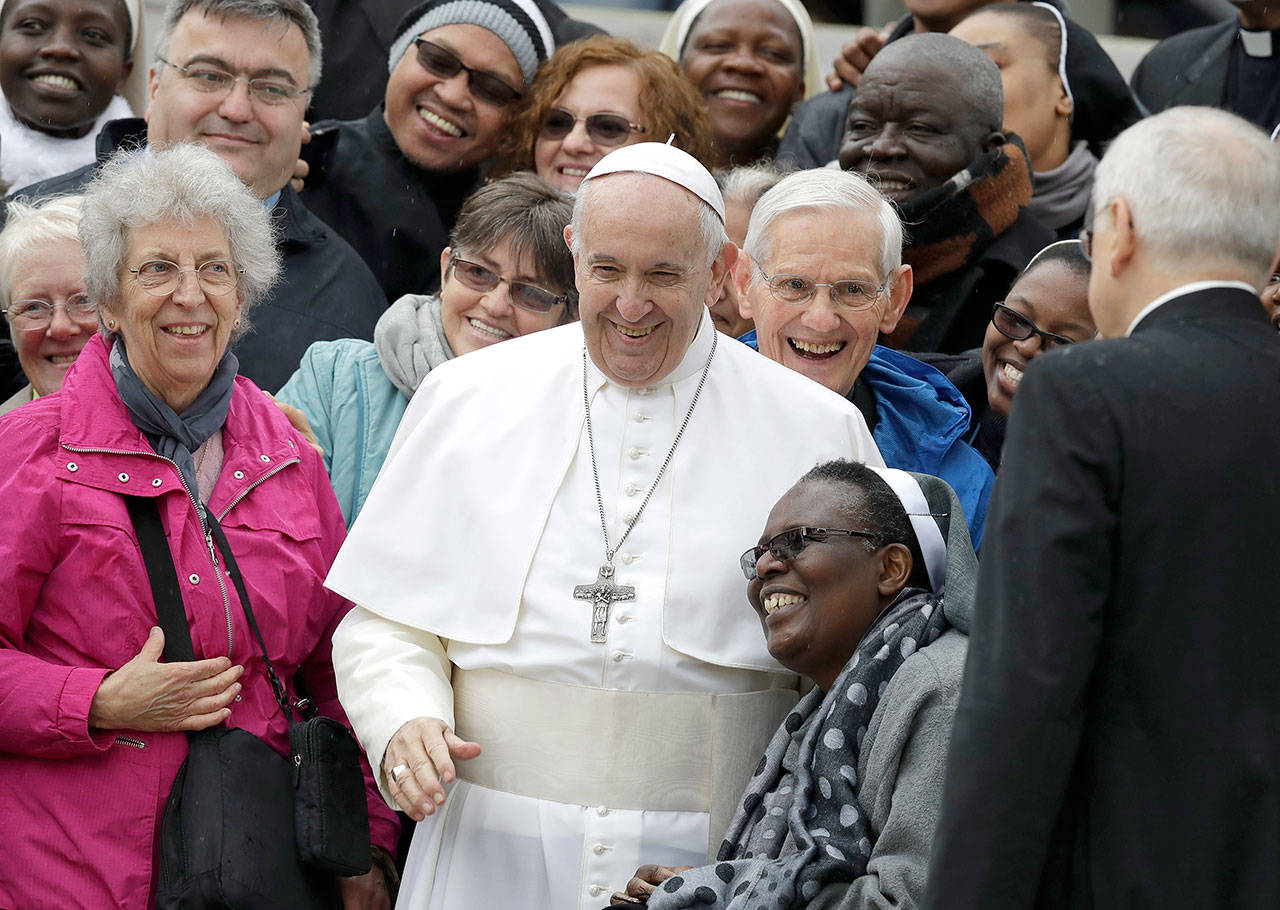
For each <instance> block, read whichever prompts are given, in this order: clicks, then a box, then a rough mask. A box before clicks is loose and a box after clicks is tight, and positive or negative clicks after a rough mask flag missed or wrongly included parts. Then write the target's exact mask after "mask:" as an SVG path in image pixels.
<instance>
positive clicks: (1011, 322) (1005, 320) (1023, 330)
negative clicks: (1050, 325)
mask: <svg viewBox="0 0 1280 910" xmlns="http://www.w3.org/2000/svg"><path fill="white" fill-rule="evenodd" d="M991 324H992V325H993V326H995V327H996V331H997V332H999V333H1000V334H1001V335H1003V336H1004V337H1005V338H1008V339H1011V340H1013V341H1026V340H1027V339H1028V338H1030V337H1031V336H1032V335H1039V336H1040V350H1042V351H1049V350H1052V349H1053V348H1058V347H1062V346H1063V345H1066V344H1075V343H1076V342H1075V339H1074V338H1068V337H1067V336H1065V335H1055V334H1054V333H1053V332H1042V331H1040V330H1039V329H1038V328H1036V325H1035V323H1034V322H1032V321H1031V320H1030V319H1028V318H1027V317H1026V316H1023V315H1022V314H1021V313H1019V312H1018V311H1017V310H1011V309H1009V308H1008V307H1007V306H1005V305H1004V304H1003V303H997V304H996V306H995V309H994V310H992V311H991Z"/></svg>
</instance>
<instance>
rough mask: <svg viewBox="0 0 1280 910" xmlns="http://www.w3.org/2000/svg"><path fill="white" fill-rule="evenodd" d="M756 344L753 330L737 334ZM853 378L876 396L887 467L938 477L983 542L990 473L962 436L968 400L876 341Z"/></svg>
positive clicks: (878, 436) (878, 435) (875, 432)
mask: <svg viewBox="0 0 1280 910" xmlns="http://www.w3.org/2000/svg"><path fill="white" fill-rule="evenodd" d="M738 340H739V341H741V342H742V343H743V344H745V345H747V346H748V347H751V348H756V349H757V350H758V349H759V348H758V347H757V344H756V333H755V331H750V332H748V333H747V334H745V335H743V336H742V337H741V338H739V339H738ZM858 378H859V379H860V380H862V381H863V382H865V383H866V385H867V388H869V389H870V390H871V393H872V395H874V396H875V400H876V425H875V427H874V428H873V429H872V431H871V435H872V436H873V437H874V438H875V441H876V445H877V446H878V447H879V448H880V454H881V455H882V456H883V457H884V463H885V464H886V465H888V466H889V467H891V468H901V469H902V470H904V471H917V472H919V473H921V474H932V475H934V476H935V477H941V478H942V479H943V480H945V481H946V482H947V483H949V484H950V485H951V488H952V489H953V490H955V491H956V496H957V497H958V498H959V500H960V504H961V505H962V506H964V514H965V517H966V518H967V519H968V524H969V536H970V537H972V538H973V546H974V549H977V548H978V546H979V545H980V544H981V543H982V529H983V527H984V526H985V524H986V520H987V502H988V500H990V499H991V487H992V485H993V484H994V483H995V474H994V473H993V472H992V471H991V466H990V465H988V464H987V462H986V459H984V458H983V457H982V456H981V455H979V454H978V452H977V450H976V449H974V448H973V447H972V446H971V445H969V444H968V443H967V442H965V441H964V435H965V433H966V432H967V431H968V429H969V418H970V411H969V404H968V402H966V401H965V400H964V396H963V395H961V394H960V392H959V390H958V389H956V387H955V386H953V385H952V384H951V382H950V380H948V379H947V377H946V376H943V375H942V373H940V372H938V371H937V370H936V369H934V368H933V367H931V366H929V365H928V364H927V363H921V362H920V361H919V360H916V359H915V358H914V357H910V356H908V355H906V354H903V353H901V352H899V351H895V350H892V349H891V348H886V347H882V346H881V345H876V346H875V347H874V348H872V350H871V359H870V360H868V361H867V365H866V366H865V367H863V368H862V373H861V374H859V376H858ZM852 394H853V393H852V392H850V400H852Z"/></svg>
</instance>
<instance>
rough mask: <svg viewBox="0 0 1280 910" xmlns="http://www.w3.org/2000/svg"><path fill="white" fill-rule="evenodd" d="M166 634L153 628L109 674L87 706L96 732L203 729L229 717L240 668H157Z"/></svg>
mask: <svg viewBox="0 0 1280 910" xmlns="http://www.w3.org/2000/svg"><path fill="white" fill-rule="evenodd" d="M163 654H164V632H163V631H161V629H160V628H159V627H158V626H157V627H153V628H152V629H151V634H150V635H148V636H147V640H146V642H144V643H143V645H142V650H140V651H139V652H138V653H137V655H136V656H135V657H134V658H133V659H132V660H130V661H129V662H128V663H127V664H125V665H124V666H123V667H121V668H120V669H119V670H116V671H115V672H113V673H110V674H108V675H107V677H106V678H105V679H103V680H102V683H101V685H99V686H98V691H97V692H95V693H94V695H93V701H92V702H91V703H90V705H89V726H90V727H91V728H94V729H98V730H149V731H162V732H173V731H187V730H203V729H205V728H206V727H212V726H214V725H215V724H220V723H222V722H223V721H224V720H226V719H227V718H228V717H230V716H231V709H230V708H229V707H228V706H229V705H230V704H231V702H232V701H233V700H234V699H235V697H236V696H237V695H238V694H239V693H240V683H239V682H237V680H239V679H240V676H241V675H242V674H243V673H244V667H242V666H238V665H236V666H233V665H232V663H231V661H230V659H228V658H226V657H214V658H210V659H209V660H193V661H179V662H176V663H161V662H160V658H161V656H162V655H163Z"/></svg>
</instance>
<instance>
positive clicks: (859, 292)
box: [756, 265, 889, 310]
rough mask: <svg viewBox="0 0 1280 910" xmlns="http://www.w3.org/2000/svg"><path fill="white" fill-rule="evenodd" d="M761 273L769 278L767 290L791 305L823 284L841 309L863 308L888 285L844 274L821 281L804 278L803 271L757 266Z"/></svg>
mask: <svg viewBox="0 0 1280 910" xmlns="http://www.w3.org/2000/svg"><path fill="white" fill-rule="evenodd" d="M756 268H757V269H760V274H761V275H764V280H765V281H766V282H768V285H769V293H770V294H772V295H773V298H774V299H775V300H777V301H779V302H781V303H788V304H791V305H792V306H804V305H805V304H806V303H808V302H809V301H810V300H812V299H813V298H814V296H815V295H817V293H818V288H826V289H827V290H828V291H829V292H830V293H831V302H832V303H834V304H835V305H836V306H837V307H839V308H840V309H842V310H865V309H866V308H867V307H869V306H871V305H872V304H873V303H875V302H876V299H877V298H878V297H879V296H880V295H881V293H883V292H884V289H885V288H886V287H888V284H889V282H887V281H886V282H885V283H884V284H882V285H880V286H879V287H876V286H875V285H874V284H872V283H871V282H870V281H861V280H859V279H857V278H846V279H844V280H843V281H835V282H832V283H830V284H824V283H823V282H821V281H814V280H813V279H812V278H805V277H804V276H803V275H769V274H768V273H766V272H765V270H764V269H762V268H760V266H758V265H757V266H756Z"/></svg>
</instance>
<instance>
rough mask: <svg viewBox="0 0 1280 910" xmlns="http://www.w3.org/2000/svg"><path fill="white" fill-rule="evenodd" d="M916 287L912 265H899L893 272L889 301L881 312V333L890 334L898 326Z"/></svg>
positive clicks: (888, 292)
mask: <svg viewBox="0 0 1280 910" xmlns="http://www.w3.org/2000/svg"><path fill="white" fill-rule="evenodd" d="M914 289H915V276H914V274H913V273H912V271H911V266H909V265H907V264H906V263H905V262H904V263H903V264H902V265H900V266H898V268H897V269H895V270H894V273H893V282H892V284H891V285H890V287H889V290H888V291H887V292H886V293H887V294H888V297H889V302H888V304H887V305H886V306H885V308H884V312H883V313H881V314H880V324H879V326H878V328H879V329H880V334H881V335H888V334H889V333H890V332H892V331H893V330H894V329H896V328H897V327H898V320H899V319H901V318H902V314H903V313H904V312H906V309H907V303H908V302H910V300H911V292H912V291H913V290H914Z"/></svg>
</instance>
